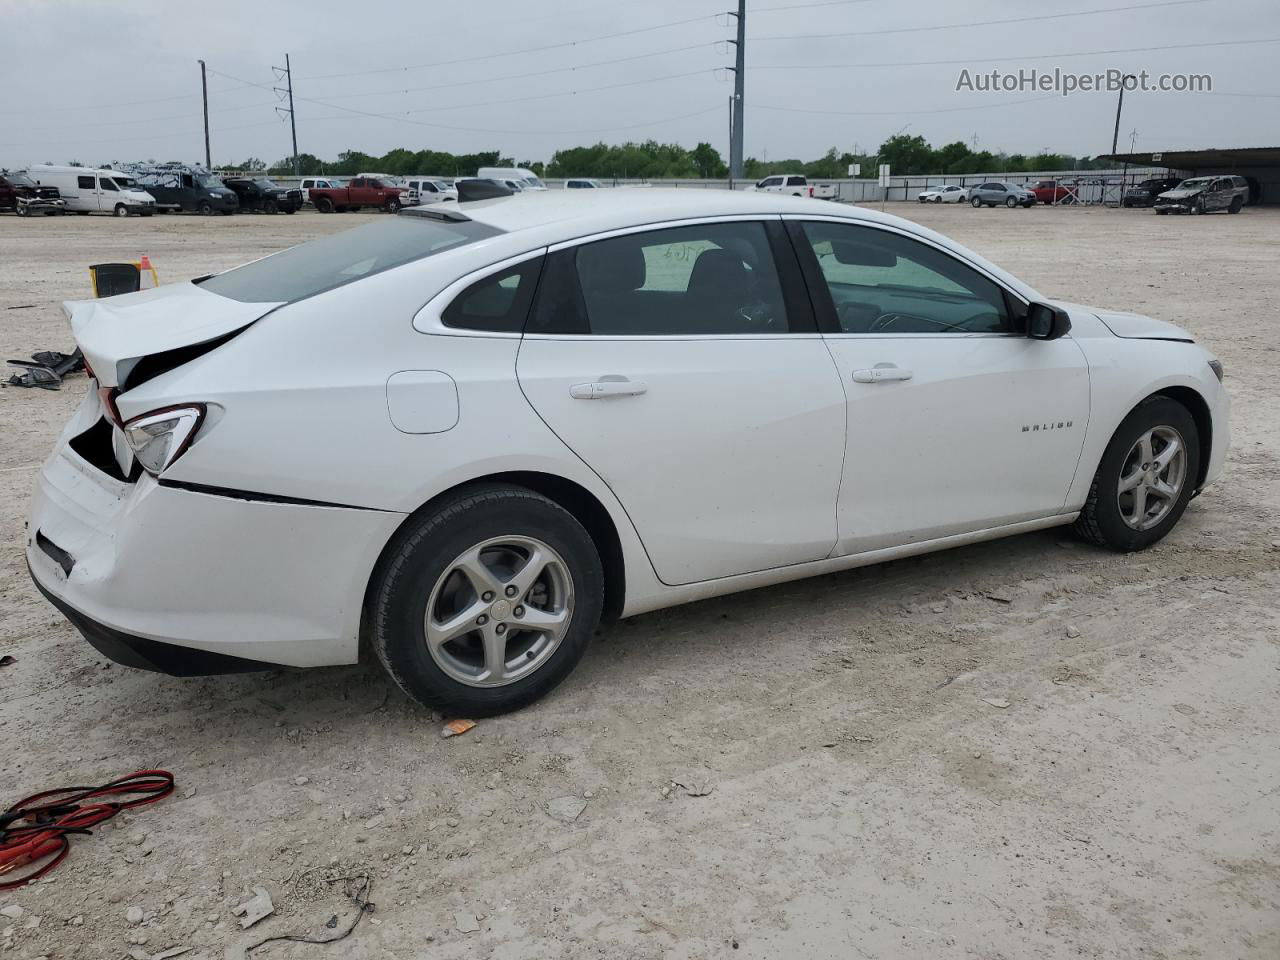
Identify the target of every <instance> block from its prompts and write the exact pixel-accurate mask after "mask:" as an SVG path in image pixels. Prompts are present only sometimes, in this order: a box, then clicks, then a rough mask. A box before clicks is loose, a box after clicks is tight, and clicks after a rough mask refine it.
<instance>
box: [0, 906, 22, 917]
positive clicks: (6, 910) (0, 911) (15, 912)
mask: <svg viewBox="0 0 1280 960" xmlns="http://www.w3.org/2000/svg"><path fill="white" fill-rule="evenodd" d="M26 912H27V911H25V910H23V909H22V907H20V906H19V905H18V904H16V903H11V904H9V905H8V906H7V907H0V917H8V918H9V919H10V920H21V919H22V915H23V914H24V913H26Z"/></svg>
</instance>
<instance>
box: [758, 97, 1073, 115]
mask: <svg viewBox="0 0 1280 960" xmlns="http://www.w3.org/2000/svg"><path fill="white" fill-rule="evenodd" d="M1061 99H1063V98H1062V97H1061V96H1060V95H1059V94H1056V93H1053V94H1049V96H1047V97H1027V98H1025V99H1022V100H1003V101H1001V102H1000V103H983V104H979V105H977V106H972V107H937V108H935V109H929V110H809V109H805V108H802V107H773V106H768V105H766V104H762V103H758V104H756V109H757V110H775V111H777V112H779V113H810V114H817V115H819V116H824V117H899V116H901V117H914V116H916V115H918V114H926V113H956V112H958V111H961V110H993V109H996V108H998V107H1012V106H1016V105H1017V104H1020V103H1044V102H1046V101H1048V100H1061Z"/></svg>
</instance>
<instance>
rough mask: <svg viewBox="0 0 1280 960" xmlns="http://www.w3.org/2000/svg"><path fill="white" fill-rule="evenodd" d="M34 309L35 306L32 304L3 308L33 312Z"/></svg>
mask: <svg viewBox="0 0 1280 960" xmlns="http://www.w3.org/2000/svg"><path fill="white" fill-rule="evenodd" d="M35 307H36V305H35V304H34V303H20V304H18V305H17V306H14V307H5V309H6V310H34V309H35Z"/></svg>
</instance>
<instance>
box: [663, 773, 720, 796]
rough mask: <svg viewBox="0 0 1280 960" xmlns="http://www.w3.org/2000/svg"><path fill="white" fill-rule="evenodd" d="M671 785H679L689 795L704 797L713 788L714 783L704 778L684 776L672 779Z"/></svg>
mask: <svg viewBox="0 0 1280 960" xmlns="http://www.w3.org/2000/svg"><path fill="white" fill-rule="evenodd" d="M671 785H672V786H673V787H679V788H680V789H681V790H683V791H684V792H685V794H686V795H688V796H690V797H705V796H706V795H707V794H709V793H710V792H711V791H712V790H714V789H715V784H713V783H712V782H711V781H710V780H707V779H706V778H705V777H704V778H699V779H694V778H693V777H685V778H684V779H683V780H672V781H671Z"/></svg>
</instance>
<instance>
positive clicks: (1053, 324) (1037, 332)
mask: <svg viewBox="0 0 1280 960" xmlns="http://www.w3.org/2000/svg"><path fill="white" fill-rule="evenodd" d="M1070 329H1071V317H1070V316H1068V314H1067V311H1065V310H1063V309H1062V308H1061V307H1051V306H1050V305H1049V304H1047V303H1033V304H1031V305H1030V306H1028V307H1027V336H1028V337H1030V338H1031V339H1032V340H1057V339H1058V338H1059V337H1061V336H1065V335H1066V333H1067V331H1068V330H1070Z"/></svg>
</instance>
